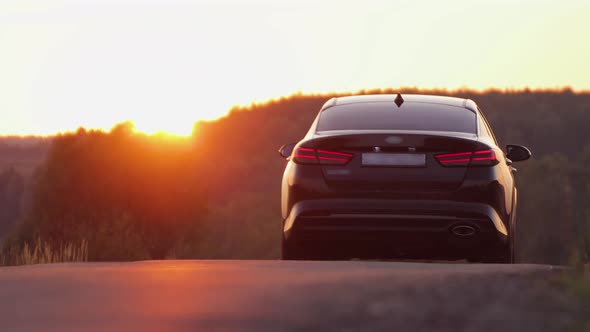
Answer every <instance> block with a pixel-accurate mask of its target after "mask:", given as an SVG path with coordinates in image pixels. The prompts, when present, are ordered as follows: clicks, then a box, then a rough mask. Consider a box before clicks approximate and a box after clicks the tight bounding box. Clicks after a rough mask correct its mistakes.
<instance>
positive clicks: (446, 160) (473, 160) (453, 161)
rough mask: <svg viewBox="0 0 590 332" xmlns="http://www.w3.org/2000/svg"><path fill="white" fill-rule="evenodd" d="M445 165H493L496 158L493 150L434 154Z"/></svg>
mask: <svg viewBox="0 0 590 332" xmlns="http://www.w3.org/2000/svg"><path fill="white" fill-rule="evenodd" d="M434 157H435V158H436V160H437V161H438V162H439V163H440V164H441V165H443V166H445V167H465V166H494V165H496V164H497V163H498V158H497V157H496V153H495V152H494V150H491V149H490V150H477V151H467V152H456V153H443V154H437V155H435V156H434Z"/></svg>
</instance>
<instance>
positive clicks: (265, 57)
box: [0, 0, 590, 134]
mask: <svg viewBox="0 0 590 332" xmlns="http://www.w3.org/2000/svg"><path fill="white" fill-rule="evenodd" d="M516 2H517V1H485V2H484V1H474V0H466V1H463V0H461V1H439V0H432V1H419V0H414V1H392V0H387V1H371V0H367V1H362V2H361V1H350V2H346V1H307V0H294V1H273V0H259V1H224V0H221V1H220V0H211V1H172V0H162V1H144V0H142V1H130V0H113V1H105V0H96V1H58V0H55V1H27V0H24V1H23V0H18V1H0V134H53V133H56V132H60V131H65V130H74V129H76V128H77V127H79V126H85V127H90V128H105V129H108V128H111V127H112V126H113V125H114V124H115V123H118V122H121V121H124V120H132V121H134V122H135V124H136V128H137V129H138V130H140V131H145V132H148V133H151V132H155V131H159V130H162V131H167V132H171V133H177V134H188V133H190V131H191V129H192V123H193V122H194V121H196V120H199V119H212V118H215V117H218V116H221V115H223V114H224V113H225V112H227V110H228V109H229V108H231V107H232V106H233V105H238V104H248V103H250V102H252V101H263V100H266V99H268V98H273V97H279V96H283V95H289V94H291V93H294V92H297V91H301V92H304V93H306V92H330V91H355V90H359V89H370V88H387V87H399V86H417V87H424V88H439V87H444V88H449V89H454V88H460V87H469V88H474V89H486V88H489V87H499V88H521V87H531V88H538V87H540V88H555V87H563V86H571V87H572V88H574V89H575V90H588V89H590V65H589V64H588V62H589V61H590V60H589V59H590V43H589V42H588V40H589V39H590V1H588V0H583V1H542V0H534V1H518V4H516Z"/></svg>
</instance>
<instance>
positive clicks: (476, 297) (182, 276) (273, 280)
mask: <svg viewBox="0 0 590 332" xmlns="http://www.w3.org/2000/svg"><path fill="white" fill-rule="evenodd" d="M557 271H558V269H555V268H553V267H550V266H543V265H512V266H510V265H480V264H438V263H396V262H360V261H352V262H281V261H153V262H136V263H85V264H54V265H37V266H22V267H4V268H0V331H145V332H148V331H322V332H324V331H479V332H485V331H503V332H506V331H534V332H539V331H563V330H564V329H567V328H570V327H571V326H572V324H573V323H574V322H576V321H577V320H579V319H580V317H583V315H582V314H581V311H580V308H579V307H577V306H576V305H573V304H571V302H569V301H566V300H564V299H563V297H562V295H561V294H562V292H561V291H560V289H559V287H558V286H557V284H556V283H555V282H552V281H551V280H553V279H554V278H555V276H556V274H558V273H559V272H557ZM580 315H582V316H580Z"/></svg>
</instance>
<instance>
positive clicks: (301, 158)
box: [294, 147, 354, 165]
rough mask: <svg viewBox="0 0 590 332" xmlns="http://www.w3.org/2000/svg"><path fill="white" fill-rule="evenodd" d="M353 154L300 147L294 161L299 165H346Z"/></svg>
mask: <svg viewBox="0 0 590 332" xmlns="http://www.w3.org/2000/svg"><path fill="white" fill-rule="evenodd" d="M353 156H354V155H353V154H352V153H346V152H340V151H330V150H321V149H317V150H316V149H311V148H304V147H299V148H297V149H296V150H295V157H294V161H295V162H296V163H298V164H320V165H346V164H348V162H349V161H350V160H351V159H352V157H353Z"/></svg>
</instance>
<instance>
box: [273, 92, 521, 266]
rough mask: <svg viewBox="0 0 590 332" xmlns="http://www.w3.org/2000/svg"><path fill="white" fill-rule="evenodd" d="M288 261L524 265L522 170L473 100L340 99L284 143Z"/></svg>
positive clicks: (517, 154)
mask: <svg viewBox="0 0 590 332" xmlns="http://www.w3.org/2000/svg"><path fill="white" fill-rule="evenodd" d="M280 153H281V155H282V156H283V157H285V158H286V159H287V160H288V163H287V166H286V168H285V172H284V175H283V182H282V194H281V196H282V197H281V205H282V206H281V208H282V217H283V241H282V258H283V259H350V258H376V259H390V258H409V259H445V260H455V259H467V260H469V261H479V262H497V263H512V262H514V259H515V258H514V249H515V245H516V238H515V237H516V220H517V218H516V207H517V190H516V185H515V179H514V173H515V172H516V169H515V168H513V167H512V163H513V162H516V161H522V160H526V159H528V158H530V156H531V152H530V151H529V150H528V149H527V148H525V147H523V146H519V145H507V146H506V152H504V151H503V150H502V149H501V148H500V147H499V146H498V142H497V141H496V138H495V137H494V134H493V132H492V129H491V128H490V125H489V123H488V122H487V120H486V118H485V117H484V115H483V113H482V111H481V110H480V109H479V108H478V106H477V105H476V104H475V102H473V101H472V100H469V99H461V98H453V97H443V96H428V95H401V94H398V95H360V96H350V97H339V98H333V99H330V100H329V101H328V102H326V103H325V104H324V106H323V107H322V109H321V110H320V112H319V114H318V116H317V117H316V119H315V121H314V122H313V123H312V125H311V128H310V129H309V132H308V133H307V135H306V136H305V137H304V138H303V139H302V140H301V141H300V142H298V143H296V144H295V143H292V144H287V145H284V146H283V147H282V148H281V149H280Z"/></svg>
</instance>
